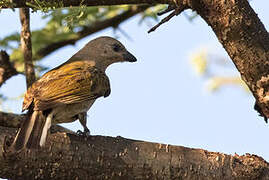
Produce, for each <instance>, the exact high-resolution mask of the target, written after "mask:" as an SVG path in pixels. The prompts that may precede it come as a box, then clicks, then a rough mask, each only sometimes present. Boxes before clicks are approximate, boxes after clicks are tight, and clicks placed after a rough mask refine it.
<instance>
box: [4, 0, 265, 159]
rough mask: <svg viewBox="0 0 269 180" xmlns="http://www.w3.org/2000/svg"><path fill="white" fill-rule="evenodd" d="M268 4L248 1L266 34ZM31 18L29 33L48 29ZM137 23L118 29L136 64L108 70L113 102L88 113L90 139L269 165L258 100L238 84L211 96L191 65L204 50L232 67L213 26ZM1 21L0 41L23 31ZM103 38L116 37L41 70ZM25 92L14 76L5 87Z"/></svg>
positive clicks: (13, 19) (48, 61)
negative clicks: (118, 139)
mask: <svg viewBox="0 0 269 180" xmlns="http://www.w3.org/2000/svg"><path fill="white" fill-rule="evenodd" d="M264 4H265V2H264V1H263V2H262V1H251V5H252V7H253V8H254V10H255V11H256V13H257V14H258V16H259V17H260V18H261V20H262V22H263V23H264V25H265V26H266V27H267V29H268V26H269V12H268V11H267V10H266V8H265V6H264ZM31 18H32V19H31V20H32V21H31V28H32V29H38V28H40V27H42V25H43V24H44V22H42V20H41V19H40V13H35V14H34V15H32V17H31ZM139 19H140V17H139V16H137V17H135V18H132V19H130V20H129V21H128V22H126V23H124V24H122V25H121V26H120V27H121V29H123V30H124V31H125V32H127V33H128V35H129V36H130V37H131V38H132V40H131V41H130V40H129V39H128V38H126V37H125V36H123V35H122V34H121V33H119V32H116V35H117V36H119V40H120V41H121V42H122V43H123V44H124V45H125V46H126V48H127V49H128V50H129V51H130V52H132V53H133V54H134V55H135V56H136V57H137V59H138V62H136V63H133V64H131V63H122V64H114V65H112V66H111V67H109V68H108V70H107V74H108V76H109V77H110V82H111V88H112V92H111V95H110V96H109V97H108V98H105V99H104V98H100V99H98V100H97V101H96V102H95V104H94V105H93V106H92V108H91V109H90V110H89V112H88V124H87V125H88V127H89V129H90V130H91V134H93V135H105V136H118V135H119V136H122V137H125V138H131V139H138V140H145V141H151V142H160V143H165V144H173V145H181V146H186V147H192V148H203V149H207V150H209V151H218V152H223V153H228V154H234V153H237V154H240V155H242V154H244V153H251V154H256V155H259V156H262V157H263V158H265V159H266V160H267V161H269V152H268V148H269V145H268V144H267V143H266V140H264V138H265V137H269V127H268V125H267V124H265V122H264V121H263V118H261V117H259V116H258V114H257V113H256V112H255V111H254V110H253V105H254V101H255V100H254V98H253V96H252V95H250V94H248V93H246V92H245V91H244V90H242V89H241V88H240V87H234V86H227V87H224V88H222V89H221V90H220V91H218V92H216V93H209V92H207V91H206V90H205V81H204V79H202V78H199V77H198V76H197V75H196V74H195V73H194V71H193V69H192V67H191V65H190V55H191V54H192V53H193V52H195V51H196V50H197V49H199V48H201V47H203V48H204V47H206V48H207V49H209V51H210V52H213V53H215V54H218V55H220V56H223V57H225V58H226V59H227V62H229V63H230V64H232V63H231V60H230V59H229V58H228V56H227V54H226V52H225V51H224V50H223V48H222V46H221V44H220V43H219V42H218V40H217V38H216V37H215V35H214V33H213V32H212V30H211V28H210V27H209V26H208V25H207V24H206V23H205V22H204V21H203V20H202V19H201V18H200V17H197V18H196V19H195V20H194V21H192V22H190V21H188V20H187V19H186V17H185V16H184V15H180V16H177V17H175V18H173V19H172V20H171V21H169V22H168V23H166V24H165V25H163V26H161V27H160V28H159V29H157V30H156V31H155V32H153V33H151V34H148V33H147V30H148V29H149V27H148V26H147V25H146V23H143V24H142V25H138V21H139ZM0 23H1V24H2V25H3V26H2V27H1V30H0V38H3V37H4V36H5V35H7V34H9V33H12V32H15V31H20V24H19V18H18V12H15V13H14V12H12V11H11V10H2V11H1V14H0ZM152 24H154V22H153V21H152ZM103 35H108V36H114V35H115V34H114V31H113V30H112V29H107V30H104V31H101V32H98V33H96V34H94V35H92V36H90V37H87V38H85V39H83V40H81V41H79V42H78V43H76V45H75V46H67V47H65V48H62V49H60V50H58V51H56V52H55V53H53V54H52V55H50V56H48V57H46V58H45V59H44V61H43V62H42V64H44V65H48V66H50V67H55V66H57V65H59V64H61V63H63V62H64V61H66V60H67V59H68V58H69V57H71V56H72V55H73V54H74V53H75V52H77V51H78V50H79V49H80V48H81V47H83V45H85V44H86V43H87V42H88V41H89V40H91V39H93V38H95V37H98V36H103ZM232 68H234V66H232ZM224 74H225V73H224ZM233 74H234V73H233ZM24 91H25V79H24V77H23V76H17V77H15V78H12V79H11V80H9V81H8V82H7V83H6V84H5V85H4V86H3V87H2V88H1V89H0V92H1V93H4V94H6V95H8V96H9V97H17V96H19V95H21V94H22V93H23V92H24ZM21 103H22V100H18V101H8V102H6V103H4V104H3V106H4V107H3V108H4V109H5V110H7V111H12V112H17V113H19V112H20V111H21ZM64 126H66V127H68V128H70V129H72V130H74V131H77V130H78V129H82V127H81V125H80V124H79V122H75V123H70V124H65V125H64Z"/></svg>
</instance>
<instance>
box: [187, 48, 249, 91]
mask: <svg viewBox="0 0 269 180" xmlns="http://www.w3.org/2000/svg"><path fill="white" fill-rule="evenodd" d="M231 62H232V61H229V60H228V59H227V58H222V57H221V58H220V57H219V56H218V55H214V54H210V53H209V51H208V50H207V49H205V48H203V49H200V50H198V51H196V52H194V53H192V54H191V56H190V63H191V66H192V68H193V70H194V71H195V72H196V73H197V74H198V76H200V77H202V78H203V79H205V80H206V82H207V83H206V88H207V89H208V90H209V91H210V92H216V91H218V90H220V89H221V88H222V87H226V86H227V85H235V86H239V87H242V88H243V89H244V90H245V91H246V92H249V89H248V87H247V85H246V84H245V82H244V81H243V80H242V79H241V78H240V77H239V76H238V75H233V74H234V73H235V72H237V71H236V69H235V68H234V66H233V65H232V64H231ZM227 67H228V68H227ZM227 69H228V72H227ZM221 72H222V73H221Z"/></svg>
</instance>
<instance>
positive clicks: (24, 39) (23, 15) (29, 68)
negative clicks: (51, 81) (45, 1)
mask: <svg viewBox="0 0 269 180" xmlns="http://www.w3.org/2000/svg"><path fill="white" fill-rule="evenodd" d="M20 21H21V25H22V29H21V48H22V51H23V57H24V69H25V75H26V84H27V88H28V87H30V86H31V85H32V84H33V82H35V70H34V65H33V61H32V43H31V32H30V14H29V9H28V8H20Z"/></svg>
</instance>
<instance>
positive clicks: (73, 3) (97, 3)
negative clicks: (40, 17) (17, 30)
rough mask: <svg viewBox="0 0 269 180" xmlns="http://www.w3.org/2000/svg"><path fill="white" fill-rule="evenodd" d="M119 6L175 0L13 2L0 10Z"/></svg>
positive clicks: (167, 2) (164, 2) (45, 0)
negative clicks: (43, 7)
mask: <svg viewBox="0 0 269 180" xmlns="http://www.w3.org/2000/svg"><path fill="white" fill-rule="evenodd" d="M121 4H147V5H156V4H174V5H176V0H102V1H100V0H84V1H81V0H56V1H54V0H38V1H36V0H13V1H12V3H2V4H0V8H22V7H28V8H32V7H40V8H42V5H43V6H45V7H46V6H47V7H52V6H53V7H57V8H61V7H71V6H81V5H85V6H100V5H102V6H111V5H121Z"/></svg>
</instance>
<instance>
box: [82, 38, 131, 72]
mask: <svg viewBox="0 0 269 180" xmlns="http://www.w3.org/2000/svg"><path fill="white" fill-rule="evenodd" d="M78 53H79V55H80V57H81V56H84V58H86V59H88V60H90V61H92V60H94V61H95V63H96V65H98V64H99V66H100V65H102V66H106V67H107V66H109V65H110V64H113V63H116V62H135V61H136V58H135V56H134V55H132V54H131V53H130V52H129V51H127V49H126V48H125V47H124V46H123V44H121V43H120V42H119V41H118V40H116V39H114V38H111V37H107V36H103V37H99V38H96V39H94V40H92V41H90V42H89V43H88V44H86V45H85V47H84V48H82V49H81V51H80V52H78ZM106 67H105V68H104V69H106Z"/></svg>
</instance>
